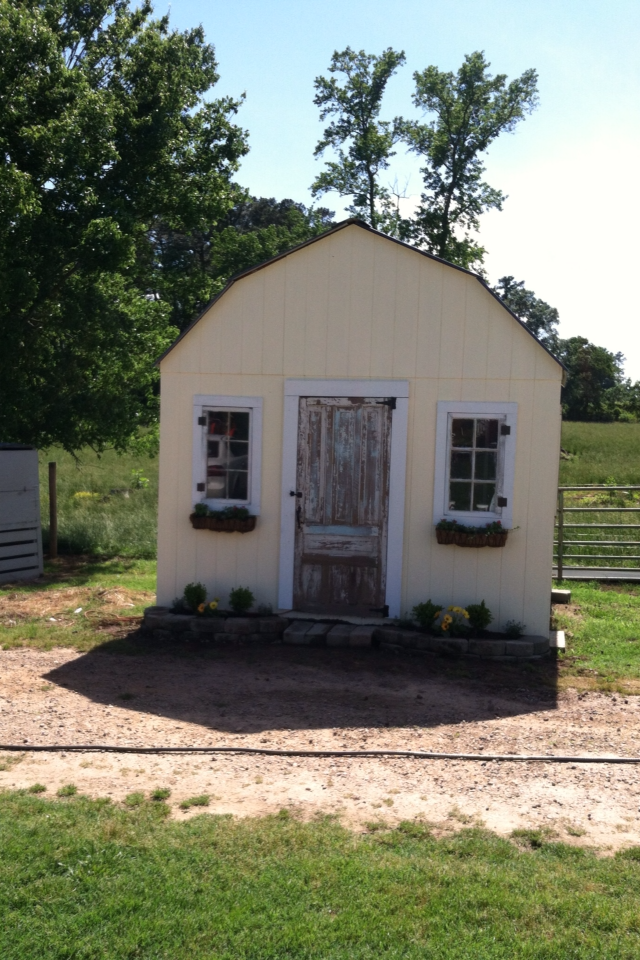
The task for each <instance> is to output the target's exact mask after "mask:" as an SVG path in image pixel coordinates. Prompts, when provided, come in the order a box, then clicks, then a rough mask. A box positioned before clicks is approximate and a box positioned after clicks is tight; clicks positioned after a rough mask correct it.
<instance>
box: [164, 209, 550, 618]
mask: <svg viewBox="0 0 640 960" xmlns="http://www.w3.org/2000/svg"><path fill="white" fill-rule="evenodd" d="M159 363H160V370H161V434H160V436H161V440H160V502H159V533H158V602H159V603H160V604H167V603H171V601H172V600H173V599H174V598H175V597H176V596H179V595H180V594H181V593H182V590H183V588H184V586H185V584H187V583H189V582H191V581H198V580H199V581H202V582H203V583H205V584H206V586H207V588H208V590H209V594H210V595H214V596H219V597H220V598H221V599H222V600H223V602H224V601H225V600H226V597H227V595H228V592H229V590H230V589H231V588H233V587H235V586H238V585H243V586H248V587H250V588H251V590H252V591H253V593H254V594H255V596H256V598H257V601H258V602H259V603H262V604H270V605H272V606H273V608H274V609H278V610H297V611H303V612H304V611H307V612H309V613H312V614H315V615H319V614H320V615H322V614H325V615H327V616H331V617H336V618H342V617H349V616H355V617H368V618H371V617H377V616H379V617H383V616H385V615H389V616H392V617H393V616H400V615H405V613H407V612H408V611H410V610H411V608H412V607H413V606H414V605H415V604H417V603H420V602H422V601H424V600H426V599H429V598H430V599H432V600H433V601H434V602H436V603H438V604H459V605H463V606H464V605H466V604H469V603H472V602H479V601H480V600H483V599H484V600H485V602H486V603H487V605H488V606H489V608H490V609H491V611H492V612H493V615H494V618H495V619H494V625H495V627H496V628H498V629H499V628H500V626H501V625H504V624H505V622H506V621H508V620H517V621H520V622H522V623H524V624H526V633H527V634H536V635H541V634H542V635H544V634H546V633H547V632H548V629H549V604H550V580H551V566H552V550H553V526H554V512H555V505H556V490H557V483H558V458H559V447H560V422H561V413H560V388H561V384H562V379H563V368H562V366H561V365H560V363H559V362H558V361H557V360H556V359H555V358H554V357H553V356H552V355H551V354H550V353H549V352H548V351H547V350H546V349H545V348H544V346H542V344H541V343H539V341H538V340H536V338H535V337H534V336H533V335H532V334H531V333H530V332H529V331H528V330H527V328H526V327H525V326H524V325H523V324H522V323H521V322H520V321H519V320H518V319H517V317H515V316H514V315H513V314H512V313H511V312H510V311H509V310H508V309H507V308H506V307H505V306H504V304H503V303H502V302H501V301H500V300H499V299H498V298H497V297H496V296H495V295H494V294H493V293H492V292H491V290H490V289H489V288H488V287H487V285H486V284H485V283H484V281H483V280H482V279H481V278H479V277H478V276H476V275H475V274H472V273H470V272H468V271H466V270H463V269H461V268H459V267H456V266H453V265H452V264H449V263H446V262H444V261H442V260H439V259H438V258H436V257H433V256H431V255H429V254H425V253H423V252H422V251H419V250H416V249H415V248H413V247H411V246H408V245H407V244H403V243H400V242H398V241H396V240H393V239H392V238H390V237H387V236H385V235H384V234H380V233H378V232H376V231H375V230H372V229H371V228H370V227H368V226H367V225H366V224H364V223H362V222H360V221H357V220H347V221H345V222H344V223H341V224H339V225H337V226H336V227H335V228H334V229H332V230H330V231H329V232H327V233H325V234H322V235H321V236H320V237H318V238H317V239H314V240H312V241H309V242H308V243H305V244H303V245H301V246H299V247H297V248H295V249H294V250H292V251H290V252H289V253H287V254H284V255H282V256H279V257H276V258H275V259H273V260H270V261H268V262H266V263H264V264H262V265H260V266H258V267H255V268H253V269H251V270H248V271H246V272H245V273H243V274H240V275H239V276H237V277H236V278H234V279H233V280H232V281H231V282H230V283H229V284H228V285H227V287H226V288H225V290H223V291H222V293H221V294H220V295H219V296H218V297H217V298H216V299H215V300H214V301H213V302H212V303H211V304H210V305H209V306H208V307H207V308H206V309H205V311H204V312H203V313H202V315H201V316H200V317H199V318H198V319H197V320H196V321H195V322H194V323H193V324H192V325H191V326H190V327H189V328H188V329H187V330H186V331H185V332H184V333H183V334H182V336H181V337H180V338H179V339H178V340H177V341H176V342H175V344H174V345H173V346H172V347H171V348H170V350H169V351H167V353H166V354H165V355H164V356H163V357H162V358H161V360H160V361H159ZM196 504H206V505H207V507H208V508H209V510H210V511H213V512H215V513H216V514H217V517H218V519H217V520H215V519H214V520H212V521H207V520H204V519H203V520H202V521H201V522H200V523H199V526H200V527H202V528H203V529H196V528H194V526H192V523H191V522H190V514H192V512H193V510H194V505H196ZM234 506H235V507H238V508H241V512H243V513H244V512H248V513H249V514H250V515H251V516H255V517H256V518H257V520H256V521H255V529H253V530H250V531H249V532H245V533H242V534H240V533H238V532H234V533H230V532H228V529H227V530H225V529H224V528H225V527H227V528H229V527H233V526H234V523H233V522H226V523H225V522H222V520H221V515H222V517H223V518H224V517H225V516H227V515H228V514H229V513H230V512H232V511H231V510H230V508H232V507H234ZM198 511H199V512H200V513H203V512H204V507H202V506H201V507H199V508H198ZM443 520H444V521H448V525H449V526H450V527H454V524H453V521H456V524H457V525H465V526H466V527H469V526H471V527H473V526H476V527H483V528H485V527H486V525H487V524H493V525H494V526H493V527H492V528H490V529H499V527H498V524H500V525H501V526H502V528H503V529H506V530H509V534H508V537H507V538H506V544H505V545H504V546H502V547H499V546H493V547H492V546H486V547H484V548H482V549H481V548H478V547H477V546H476V547H473V546H466V545H464V544H466V543H471V542H473V541H472V538H469V537H467V538H466V539H465V537H464V536H462V537H461V536H458V537H457V543H455V542H451V543H440V542H438V537H437V534H436V529H435V527H436V524H437V523H439V522H440V521H443ZM252 523H253V521H251V522H249V523H246V522H245V523H244V528H246V527H247V526H251V525H252ZM235 526H236V527H240V528H242V527H243V524H238V523H236V524H235ZM211 528H214V529H211ZM455 529H459V526H458V527H455ZM440 539H447V537H446V536H443V535H442V534H441V535H440ZM448 539H450V540H451V539H454V540H455V539H456V538H455V537H454V536H449V537H448ZM480 539H482V538H480ZM504 539H505V538H504V537H501V538H500V537H498V538H495V537H494V539H493V542H494V543H499V542H502V541H503V540H504ZM483 542H487V541H486V539H485V540H483Z"/></svg>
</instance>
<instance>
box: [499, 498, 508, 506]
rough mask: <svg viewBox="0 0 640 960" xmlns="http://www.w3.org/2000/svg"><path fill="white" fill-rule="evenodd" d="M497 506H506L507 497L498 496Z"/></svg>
mask: <svg viewBox="0 0 640 960" xmlns="http://www.w3.org/2000/svg"><path fill="white" fill-rule="evenodd" d="M498 506H499V507H506V506H507V498H506V497H498Z"/></svg>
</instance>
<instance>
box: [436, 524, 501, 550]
mask: <svg viewBox="0 0 640 960" xmlns="http://www.w3.org/2000/svg"><path fill="white" fill-rule="evenodd" d="M508 534H509V531H508V530H505V529H503V527H502V524H501V523H500V521H499V520H494V521H493V523H487V524H485V525H484V526H483V527H471V526H467V525H466V524H464V523H458V521H457V520H441V521H440V523H437V524H436V539H437V541H438V543H441V544H445V545H446V544H455V546H457V547H504V545H505V544H506V542H507V536H508Z"/></svg>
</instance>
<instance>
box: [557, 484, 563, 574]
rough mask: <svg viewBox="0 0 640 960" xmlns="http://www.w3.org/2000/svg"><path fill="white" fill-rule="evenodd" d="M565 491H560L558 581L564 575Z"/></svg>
mask: <svg viewBox="0 0 640 960" xmlns="http://www.w3.org/2000/svg"><path fill="white" fill-rule="evenodd" d="M563 549H564V490H558V580H562V577H563V574H564V557H563V555H562V554H563Z"/></svg>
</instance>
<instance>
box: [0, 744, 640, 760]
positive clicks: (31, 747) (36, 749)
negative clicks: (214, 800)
mask: <svg viewBox="0 0 640 960" xmlns="http://www.w3.org/2000/svg"><path fill="white" fill-rule="evenodd" d="M3 750H6V751H10V752H14V753H30V752H31V753H158V754H160V753H199V754H203V753H245V754H259V755H264V756H267V757H352V758H362V757H401V758H402V757H404V758H405V759H410V760H485V761H486V760H494V761H498V762H503V763H637V764H640V757H593V756H591V757H570V756H569V757H563V756H553V755H551V754H550V755H544V756H535V755H531V756H526V755H522V754H514V755H511V754H505V753H486V754H485V753H428V752H426V751H423V750H304V749H299V750H276V749H273V748H271V747H120V746H114V745H113V744H69V745H67V746H62V745H60V744H50V745H48V746H47V745H45V744H29V743H22V744H16V743H3V744H0V752H1V751H3Z"/></svg>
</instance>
